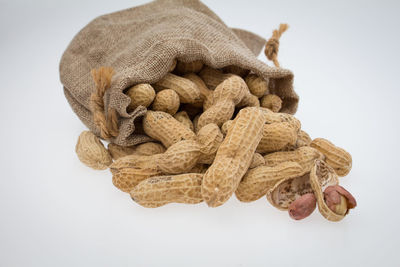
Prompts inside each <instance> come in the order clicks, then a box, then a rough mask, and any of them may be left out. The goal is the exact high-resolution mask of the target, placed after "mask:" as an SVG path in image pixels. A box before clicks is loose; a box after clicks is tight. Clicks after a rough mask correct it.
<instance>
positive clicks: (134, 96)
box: [126, 83, 156, 111]
mask: <svg viewBox="0 0 400 267" xmlns="http://www.w3.org/2000/svg"><path fill="white" fill-rule="evenodd" d="M126 94H127V95H128V96H129V97H130V98H131V103H130V104H129V106H128V111H133V110H135V109H136V108H137V107H138V106H144V107H146V108H147V107H148V106H150V104H151V102H153V100H154V97H155V96H156V92H155V91H154V89H153V87H152V86H151V85H150V84H145V83H142V84H137V85H135V86H133V87H131V88H129V89H128V91H127V92H126Z"/></svg>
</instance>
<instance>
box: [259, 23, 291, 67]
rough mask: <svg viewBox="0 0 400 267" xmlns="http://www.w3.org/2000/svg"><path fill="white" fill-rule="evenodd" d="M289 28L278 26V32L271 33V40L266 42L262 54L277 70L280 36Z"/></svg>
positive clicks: (284, 25) (282, 25) (283, 25)
mask: <svg viewBox="0 0 400 267" xmlns="http://www.w3.org/2000/svg"><path fill="white" fill-rule="evenodd" d="M288 28H289V25H288V24H284V23H282V24H280V25H279V29H278V30H274V31H273V32H272V36H271V38H269V40H268V41H267V44H266V45H265V50H264V53H265V55H266V56H267V58H268V59H269V60H271V61H272V62H273V63H274V65H275V67H277V68H279V67H280V65H279V62H278V52H279V39H280V38H281V36H282V34H283V33H284V32H285V31H286V30H287V29H288Z"/></svg>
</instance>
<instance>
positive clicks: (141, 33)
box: [60, 0, 298, 146]
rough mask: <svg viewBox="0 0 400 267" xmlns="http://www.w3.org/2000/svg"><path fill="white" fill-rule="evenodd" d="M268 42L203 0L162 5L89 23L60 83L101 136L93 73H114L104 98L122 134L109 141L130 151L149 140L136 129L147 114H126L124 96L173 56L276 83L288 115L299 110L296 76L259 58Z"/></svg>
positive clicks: (168, 0) (66, 57) (66, 59)
mask: <svg viewBox="0 0 400 267" xmlns="http://www.w3.org/2000/svg"><path fill="white" fill-rule="evenodd" d="M243 12H245V10H244V11H243ZM271 28H272V26H271ZM264 45H265V40H264V39H263V38H261V37H259V36H257V35H255V34H253V33H250V32H247V31H245V30H240V29H231V28H229V27H228V26H227V25H225V24H224V22H222V20H221V19H220V18H218V16H217V15H215V14H214V13H213V12H212V11H211V10H210V9H209V8H208V7H206V6H205V5H204V4H202V3H201V2H200V1H196V0H159V1H154V2H151V3H148V4H145V5H142V6H138V7H134V8H130V9H126V10H122V11H119V12H115V13H111V14H107V15H103V16H100V17H98V18H96V19H94V20H93V21H91V22H90V23H89V24H88V25H87V26H85V27H84V28H83V29H82V30H81V31H80V32H79V33H78V34H77V35H76V36H75V37H74V38H73V40H72V41H71V43H70V44H69V46H68V47H67V49H66V50H65V52H64V54H63V56H62V59H61V62H60V78H61V82H62V84H63V86H64V93H65V96H66V98H67V100H68V102H69V104H70V105H71V107H72V109H73V110H74V112H75V113H76V114H77V115H78V116H79V118H80V119H81V121H82V122H83V123H84V124H85V125H86V126H87V127H88V128H89V129H90V130H91V131H92V132H93V133H95V134H96V135H99V129H98V128H97V127H96V126H95V124H94V123H93V116H92V113H91V111H90V108H89V107H90V105H89V102H90V95H91V94H92V93H93V92H94V90H95V85H94V82H93V80H92V76H91V74H90V71H91V70H92V69H94V68H98V67H100V66H109V67H112V68H113V69H114V70H115V75H114V76H113V79H112V83H111V88H110V89H109V90H107V91H106V94H105V95H104V107H105V110H106V111H107V110H108V108H109V107H111V108H114V109H115V110H116V111H117V112H118V114H119V135H118V136H117V137H115V138H112V139H111V140H110V141H111V142H113V143H116V144H118V145H123V146H129V145H134V144H138V143H142V142H145V141H147V140H149V137H147V136H145V135H140V134H135V132H134V131H135V125H134V121H135V120H137V119H138V118H139V117H141V116H143V115H144V114H145V112H146V109H145V108H144V107H139V108H137V109H136V110H135V111H133V112H130V113H127V110H126V108H127V106H128V105H129V103H130V99H129V97H128V96H126V95H125V94H124V93H123V91H124V90H125V89H127V88H129V87H131V86H132V85H135V84H137V83H154V82H155V81H157V80H159V79H160V78H162V77H163V76H164V75H165V74H166V73H167V72H168V68H169V67H170V66H171V64H172V63H173V61H174V59H178V60H181V61H184V62H190V61H194V60H202V61H203V62H204V63H205V64H206V65H208V66H210V67H212V68H222V67H225V66H229V65H236V66H239V67H242V68H244V69H249V70H251V71H253V72H254V73H256V74H258V75H260V76H262V77H264V78H269V79H270V92H271V93H275V94H277V95H279V96H280V97H281V98H282V99H283V108H282V110H281V111H282V112H287V113H291V114H293V113H295V111H296V109H297V103H298V96H297V94H296V93H295V92H294V90H293V74H292V72H291V71H289V70H286V69H282V68H275V67H269V66H267V65H266V64H265V63H264V62H262V61H260V60H258V59H257V55H258V54H259V53H260V51H261V50H262V48H263V46H264Z"/></svg>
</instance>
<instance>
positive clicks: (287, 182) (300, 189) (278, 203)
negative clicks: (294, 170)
mask: <svg viewBox="0 0 400 267" xmlns="http://www.w3.org/2000/svg"><path fill="white" fill-rule="evenodd" d="M308 193H313V190H312V188H311V185H310V173H309V172H307V173H306V174H303V175H300V176H292V177H285V178H284V179H281V180H279V181H278V182H277V183H275V185H274V186H273V187H272V188H271V189H270V190H268V191H267V199H268V201H269V203H271V204H272V206H274V207H275V208H277V209H280V210H288V208H289V206H290V204H292V202H293V201H295V200H296V199H298V198H299V197H301V196H303V195H305V194H308Z"/></svg>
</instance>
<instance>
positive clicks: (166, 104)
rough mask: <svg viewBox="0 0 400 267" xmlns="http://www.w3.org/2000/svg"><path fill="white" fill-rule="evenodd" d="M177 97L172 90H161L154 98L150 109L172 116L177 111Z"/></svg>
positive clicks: (178, 103)
mask: <svg viewBox="0 0 400 267" xmlns="http://www.w3.org/2000/svg"><path fill="white" fill-rule="evenodd" d="M179 105H180V102H179V96H178V94H177V93H176V92H175V91H174V90H172V89H165V90H161V91H159V92H158V93H157V95H156V97H155V98H154V102H153V105H152V109H153V110H155V111H163V112H166V113H169V114H171V115H174V114H175V113H176V112H177V111H178V109H179Z"/></svg>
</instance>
